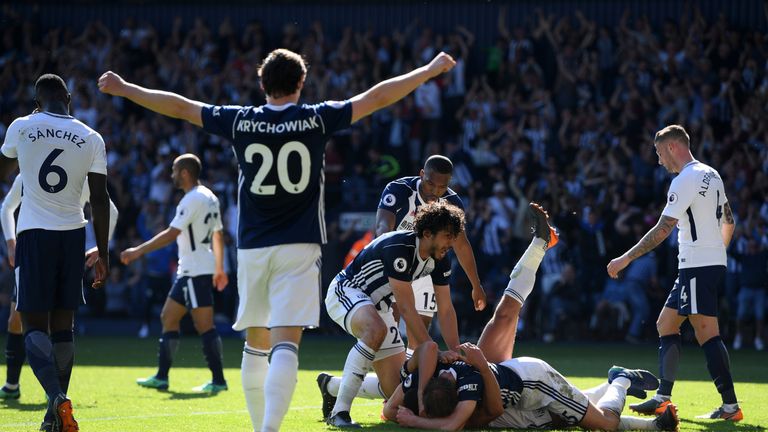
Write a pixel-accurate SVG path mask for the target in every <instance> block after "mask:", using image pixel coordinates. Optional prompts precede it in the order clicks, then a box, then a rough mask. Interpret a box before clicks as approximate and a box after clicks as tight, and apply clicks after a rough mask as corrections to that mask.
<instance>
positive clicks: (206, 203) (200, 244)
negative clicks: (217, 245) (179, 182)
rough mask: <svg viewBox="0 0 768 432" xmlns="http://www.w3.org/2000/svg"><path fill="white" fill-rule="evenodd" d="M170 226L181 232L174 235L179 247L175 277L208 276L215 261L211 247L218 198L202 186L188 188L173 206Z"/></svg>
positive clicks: (218, 218) (218, 216) (217, 228)
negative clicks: (174, 212)
mask: <svg viewBox="0 0 768 432" xmlns="http://www.w3.org/2000/svg"><path fill="white" fill-rule="evenodd" d="M170 225H171V227H173V228H176V229H178V230H180V231H181V234H179V236H178V237H177V238H176V243H177V244H178V246H179V268H178V271H177V273H176V274H177V276H178V277H183V276H189V277H194V276H200V275H212V274H213V272H214V270H215V268H216V260H215V258H214V256H213V251H212V250H211V245H212V240H211V239H212V237H213V233H214V232H215V231H221V230H222V229H224V227H223V226H222V224H221V210H220V208H219V199H218V198H216V195H215V194H214V193H213V192H211V190H210V189H208V188H207V187H205V186H202V185H197V186H195V187H193V188H192V189H190V191H189V192H187V193H186V194H185V195H184V197H183V198H182V199H181V201H180V202H179V205H178V206H177V207H176V216H175V217H174V218H173V220H172V221H171V224H170Z"/></svg>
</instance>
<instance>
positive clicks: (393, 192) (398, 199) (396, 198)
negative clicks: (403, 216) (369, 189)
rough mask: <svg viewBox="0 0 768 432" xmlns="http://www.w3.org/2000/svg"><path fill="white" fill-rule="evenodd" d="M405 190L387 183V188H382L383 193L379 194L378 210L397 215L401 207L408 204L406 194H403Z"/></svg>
mask: <svg viewBox="0 0 768 432" xmlns="http://www.w3.org/2000/svg"><path fill="white" fill-rule="evenodd" d="M405 189H406V188H405V187H403V185H401V184H397V183H395V182H389V183H388V184H387V187H385V188H384V192H382V193H381V200H379V208H380V209H384V210H388V211H391V212H392V213H395V214H397V210H398V209H401V208H403V205H405V204H407V203H408V196H407V193H406V194H404V193H403V192H406V190H405Z"/></svg>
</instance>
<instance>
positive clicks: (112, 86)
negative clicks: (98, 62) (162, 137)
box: [99, 71, 205, 127]
mask: <svg viewBox="0 0 768 432" xmlns="http://www.w3.org/2000/svg"><path fill="white" fill-rule="evenodd" d="M99 90H101V92H102V93H106V94H110V95H113V96H120V97H124V98H126V99H129V100H130V101H132V102H134V103H136V104H138V105H141V106H143V107H144V108H147V109H148V110H151V111H154V112H156V113H158V114H162V115H164V116H168V117H173V118H177V119H182V120H186V121H188V122H190V123H192V124H193V125H195V126H198V127H202V126H203V116H202V108H203V106H204V105H205V104H203V103H202V102H199V101H196V100H191V99H187V98H185V97H184V96H181V95H178V94H176V93H171V92H166V91H162V90H153V89H147V88H144V87H141V86H138V85H136V84H133V83H129V82H127V81H125V80H124V79H123V78H121V77H120V75H118V74H116V73H114V72H112V71H108V72H105V73H104V74H103V75H101V77H100V78H99Z"/></svg>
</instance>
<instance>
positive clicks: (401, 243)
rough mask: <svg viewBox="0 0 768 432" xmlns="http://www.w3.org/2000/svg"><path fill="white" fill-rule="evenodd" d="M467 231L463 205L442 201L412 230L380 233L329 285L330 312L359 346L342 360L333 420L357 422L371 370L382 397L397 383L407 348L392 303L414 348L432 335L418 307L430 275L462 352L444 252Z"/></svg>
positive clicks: (449, 337) (450, 338) (449, 333)
mask: <svg viewBox="0 0 768 432" xmlns="http://www.w3.org/2000/svg"><path fill="white" fill-rule="evenodd" d="M463 230H464V212H462V211H461V210H460V209H459V208H458V207H456V206H453V205H450V204H447V203H443V202H434V203H430V204H426V205H423V206H421V208H420V209H419V211H418V212H417V213H416V218H415V220H414V221H413V230H412V231H411V230H408V231H394V232H391V233H388V234H384V235H382V236H379V237H378V238H376V240H374V241H373V242H372V243H370V244H369V245H368V246H366V247H365V249H363V250H362V252H360V254H358V255H357V257H355V259H354V260H353V261H352V263H350V264H349V265H348V266H347V267H346V268H345V269H343V270H342V271H341V272H340V273H339V274H338V275H337V276H336V278H335V279H334V280H333V282H331V285H330V286H329V287H328V294H327V295H326V297H325V306H326V308H327V310H328V315H330V317H331V318H332V319H333V320H334V321H335V322H336V323H337V324H338V325H339V326H341V328H343V329H344V330H345V331H346V332H347V333H349V334H350V335H352V336H354V337H356V338H357V344H355V346H354V347H353V348H352V349H351V350H350V351H349V354H348V355H347V360H346V362H345V363H344V372H343V375H342V378H341V384H340V387H339V391H338V397H337V399H336V401H335V404H334V407H333V409H332V411H331V412H330V413H329V416H328V419H327V422H328V424H330V425H333V426H337V427H359V425H358V424H357V423H354V422H352V419H351V418H350V414H349V411H350V407H351V405H352V399H354V397H355V396H356V395H357V392H358V390H359V389H360V386H361V385H362V383H363V378H364V377H365V375H366V374H367V373H368V371H369V370H370V369H371V367H373V368H374V370H375V371H376V375H377V376H378V378H379V382H380V383H381V390H382V392H383V395H384V396H388V395H390V394H392V392H393V391H394V389H395V387H397V385H398V383H399V380H400V374H399V372H398V371H399V369H400V366H401V365H402V364H403V361H404V360H405V356H404V355H403V352H404V350H405V348H404V347H403V341H402V339H401V338H400V336H399V331H398V328H397V323H396V322H395V318H394V316H393V314H392V301H393V300H394V301H396V302H397V304H398V305H399V310H400V314H401V317H402V318H403V319H404V320H405V324H406V326H407V327H408V329H409V331H410V334H411V335H412V337H413V338H414V339H415V342H416V345H417V346H418V345H419V344H421V343H424V342H426V341H430V340H431V338H430V337H429V333H428V332H427V328H426V326H425V325H424V323H423V322H422V320H421V319H420V317H419V314H418V312H417V311H416V307H415V304H414V297H413V292H414V288H413V287H412V282H413V281H414V280H417V279H419V278H424V277H430V278H431V279H432V283H433V284H434V286H435V297H436V302H437V304H438V305H439V307H438V314H439V317H440V323H441V324H442V326H443V327H442V330H443V339H444V340H445V342H446V344H447V345H448V347H449V348H451V349H458V345H459V334H458V330H457V325H456V312H455V311H454V309H453V304H452V303H451V292H450V287H449V286H448V280H449V277H450V275H451V264H450V259H449V258H447V257H446V254H447V253H448V250H449V249H450V248H451V247H452V246H453V244H454V242H455V241H456V239H457V238H458V237H459V236H461V235H462V231H463ZM393 296H394V299H393V298H392V297H393ZM451 357H455V353H454V354H453V356H451ZM324 414H325V413H324Z"/></svg>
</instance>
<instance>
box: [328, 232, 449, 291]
mask: <svg viewBox="0 0 768 432" xmlns="http://www.w3.org/2000/svg"><path fill="white" fill-rule="evenodd" d="M418 251H419V238H418V237H417V236H416V233H415V232H413V231H392V232H389V233H386V234H384V235H382V236H379V237H378V238H376V239H375V240H374V241H372V242H371V243H369V244H368V246H366V247H365V248H364V249H363V250H362V251H361V252H360V253H359V254H357V256H356V257H355V259H354V260H353V261H352V262H351V263H349V265H348V266H347V267H346V268H345V269H344V270H342V271H341V272H340V273H339V274H338V275H336V280H337V281H338V283H339V286H342V287H345V288H354V289H359V290H362V291H364V292H365V293H366V294H367V295H368V297H370V298H371V301H373V303H374V304H376V303H378V302H380V301H381V300H382V299H384V298H386V297H389V296H390V295H391V294H392V287H391V286H390V285H389V278H392V279H396V280H400V281H404V282H412V281H414V280H416V279H418V278H420V277H424V276H427V275H431V276H432V283H433V284H434V285H448V280H449V279H450V276H451V262H450V260H449V259H448V258H447V257H444V258H443V259H441V260H439V261H437V262H435V260H434V259H432V258H431V257H430V258H427V259H426V260H423V259H421V257H420V256H419V253H418Z"/></svg>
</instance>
